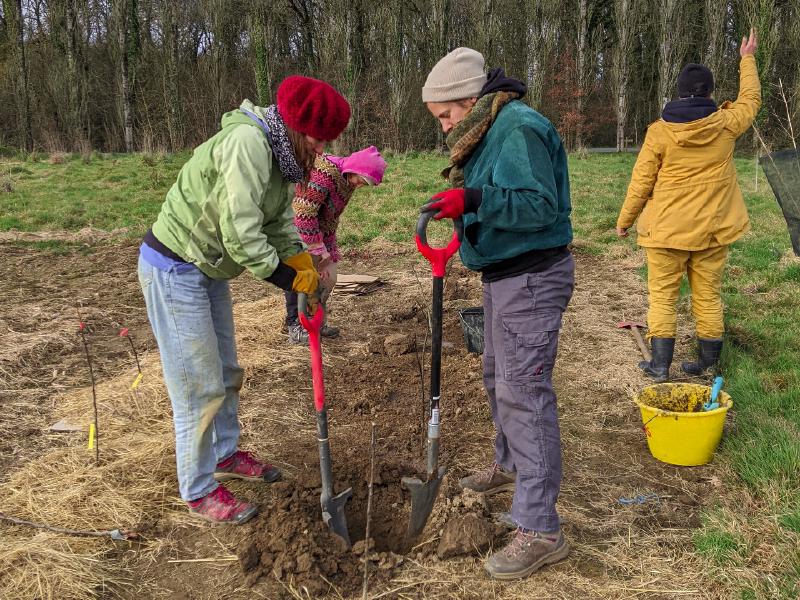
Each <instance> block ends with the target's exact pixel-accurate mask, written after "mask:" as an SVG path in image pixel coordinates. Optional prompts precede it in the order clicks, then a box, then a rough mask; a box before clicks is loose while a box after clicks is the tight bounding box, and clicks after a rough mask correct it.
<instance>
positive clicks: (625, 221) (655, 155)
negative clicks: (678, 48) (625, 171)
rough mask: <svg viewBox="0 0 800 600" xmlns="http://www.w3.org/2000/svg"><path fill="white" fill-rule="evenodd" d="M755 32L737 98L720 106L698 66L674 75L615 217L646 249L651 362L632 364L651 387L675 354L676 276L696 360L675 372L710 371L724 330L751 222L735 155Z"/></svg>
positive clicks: (750, 103)
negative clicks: (729, 269) (684, 290)
mask: <svg viewBox="0 0 800 600" xmlns="http://www.w3.org/2000/svg"><path fill="white" fill-rule="evenodd" d="M756 45H757V42H756V35H755V31H752V30H751V32H750V36H749V38H743V39H742V45H741V48H740V49H739V53H740V54H741V63H740V75H739V97H738V98H737V99H736V102H725V103H724V104H722V105H721V106H719V107H717V105H716V103H715V102H714V101H713V100H712V98H711V93H712V92H713V91H714V78H713V75H712V74H711V71H710V70H709V69H708V68H707V67H705V66H703V65H697V64H689V65H686V67H684V69H683V70H682V71H681V73H680V75H679V76H678V95H679V99H678V100H675V101H673V102H669V103H667V104H666V106H665V107H664V110H663V113H662V116H661V119H659V120H658V121H656V122H655V123H653V124H651V125H650V127H649V128H648V130H647V136H646V137H645V140H644V143H643V145H642V149H641V151H640V153H639V157H638V159H637V161H636V166H635V167H634V169H633V174H632V176H631V182H630V185H629V186H628V193H627V196H626V197H625V202H624V204H623V205H622V209H621V211H620V214H619V218H618V219H617V235H619V236H620V237H625V236H627V235H628V229H629V228H630V227H631V226H632V225H633V224H634V222H635V221H636V219H637V218H638V219H639V221H638V223H637V225H636V230H637V233H638V237H637V242H638V244H639V245H640V246H642V247H644V248H645V249H646V251H647V268H648V281H647V285H648V292H649V296H650V306H649V310H648V314H647V324H648V328H649V333H648V337H649V338H650V345H651V348H652V353H653V359H652V361H643V362H641V363H640V364H639V366H640V367H641V368H642V369H643V370H644V372H645V373H646V374H647V375H648V376H650V377H652V378H653V379H655V380H656V381H659V382H661V381H666V380H667V379H668V378H669V368H670V365H671V364H672V356H673V351H674V349H675V334H676V328H677V325H676V323H677V314H676V310H675V303H676V302H677V300H678V294H679V291H680V283H681V279H682V278H683V274H684V273H686V274H687V275H688V278H689V285H690V287H691V290H692V313H693V314H694V317H695V321H696V328H697V329H696V330H697V338H698V351H699V357H698V360H697V361H695V362H685V363H683V364H682V365H681V368H682V370H683V371H684V372H685V373H688V374H690V375H702V374H703V373H705V372H706V371H707V370H708V369H711V368H714V367H716V365H717V363H718V361H719V357H720V353H721V351H722V334H723V330H724V325H723V317H722V299H721V297H720V288H721V284H722V272H723V269H724V267H725V262H726V259H727V257H728V247H729V245H730V244H732V243H733V242H735V241H736V240H737V239H739V238H740V237H741V236H742V235H744V234H745V233H747V231H749V229H750V220H749V218H748V216H747V209H746V207H745V204H744V199H743V198H742V192H741V190H740V189H739V184H738V182H737V180H736V170H735V168H734V165H733V151H734V146H735V144H736V139H737V138H738V137H739V136H741V135H742V134H743V133H744V132H745V131H747V130H748V129H749V128H750V126H751V125H752V124H753V120H754V119H755V117H756V114H757V113H758V110H759V108H760V106H761V85H760V83H759V79H758V70H757V68H756V60H755V56H754V53H755V50H756Z"/></svg>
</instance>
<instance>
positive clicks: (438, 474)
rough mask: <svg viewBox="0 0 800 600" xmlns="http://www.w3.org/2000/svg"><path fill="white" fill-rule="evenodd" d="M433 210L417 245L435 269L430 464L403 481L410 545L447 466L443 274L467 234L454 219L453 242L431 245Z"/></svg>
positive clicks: (422, 220)
mask: <svg viewBox="0 0 800 600" xmlns="http://www.w3.org/2000/svg"><path fill="white" fill-rule="evenodd" d="M433 214H434V212H431V211H425V212H423V213H422V214H421V215H420V217H419V220H418V221H417V235H416V238H415V239H416V242H417V249H418V250H419V251H420V253H421V254H422V256H424V257H425V258H427V259H428V262H430V263H431V267H432V271H433V307H432V310H431V402H430V410H431V416H430V420H429V421H428V443H427V446H428V464H427V473H426V475H427V476H426V480H425V481H421V480H420V479H419V478H417V477H403V479H402V480H401V481H402V484H403V487H404V488H406V489H407V490H408V492H409V494H410V495H411V516H410V518H409V522H408V529H407V530H406V539H405V545H406V547H407V548H410V547H411V546H412V545H413V543H414V541H415V540H416V539H417V538H418V537H419V535H420V534H421V533H422V530H423V529H425V524H426V523H427V522H428V517H429V516H430V514H431V511H432V510H433V504H434V502H436V496H437V495H438V494H439V487H440V486H441V484H442V477H444V474H445V471H446V469H445V468H444V467H440V466H439V398H440V387H441V375H442V300H443V290H444V274H445V269H446V268H447V262H448V261H449V260H450V257H451V256H453V254H455V253H456V251H457V250H458V248H459V246H460V245H461V239H462V237H463V235H464V223H463V222H462V221H461V219H456V220H454V221H453V226H454V229H455V231H453V237H452V239H451V240H450V243H449V244H447V246H445V247H444V248H431V247H430V246H429V245H428V238H427V234H426V229H427V227H428V221H430V220H431V217H432V216H433Z"/></svg>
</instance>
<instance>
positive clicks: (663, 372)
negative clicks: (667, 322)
mask: <svg viewBox="0 0 800 600" xmlns="http://www.w3.org/2000/svg"><path fill="white" fill-rule="evenodd" d="M650 349H651V351H652V353H653V360H651V361H649V362H648V361H646V360H643V361H642V362H640V363H639V368H640V369H641V370H642V371H644V372H645V375H647V376H648V377H652V378H653V379H654V380H655V382H656V383H664V382H665V381H668V380H669V367H670V365H671V364H672V354H673V353H674V352H675V338H656V337H654V338H650Z"/></svg>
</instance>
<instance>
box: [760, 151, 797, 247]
mask: <svg viewBox="0 0 800 600" xmlns="http://www.w3.org/2000/svg"><path fill="white" fill-rule="evenodd" d="M759 162H760V163H761V167H762V168H763V169H764V173H766V175H767V181H769V185H770V187H771V188H772V191H773V192H775V197H776V198H777V199H778V204H780V207H781V210H782V211H783V217H784V218H785V219H786V225H787V226H788V227H789V235H790V236H791V238H792V248H793V249H794V253H795V254H796V255H797V256H800V152H799V151H797V150H781V151H780V152H773V153H772V154H768V155H767V156H762V157H761V159H759Z"/></svg>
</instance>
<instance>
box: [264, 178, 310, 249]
mask: <svg viewBox="0 0 800 600" xmlns="http://www.w3.org/2000/svg"><path fill="white" fill-rule="evenodd" d="M293 196H294V192H293V191H291V186H290V192H289V194H288V195H287V202H286V207H285V208H284V210H283V213H282V215H281V219H280V221H279V222H278V223H275V224H274V226H273V228H271V229H269V231H270V233H269V239H270V241H271V242H272V245H273V246H274V247H275V250H276V251H277V252H278V258H280V259H281V260H284V259H286V258H288V257H290V256H294V255H295V254H299V253H300V252H302V251H303V250H304V245H303V241H302V240H301V239H300V235H299V234H298V233H297V227H295V225H294V211H293V210H292V203H291V198H292V197H293Z"/></svg>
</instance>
